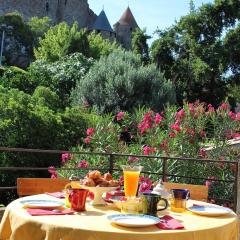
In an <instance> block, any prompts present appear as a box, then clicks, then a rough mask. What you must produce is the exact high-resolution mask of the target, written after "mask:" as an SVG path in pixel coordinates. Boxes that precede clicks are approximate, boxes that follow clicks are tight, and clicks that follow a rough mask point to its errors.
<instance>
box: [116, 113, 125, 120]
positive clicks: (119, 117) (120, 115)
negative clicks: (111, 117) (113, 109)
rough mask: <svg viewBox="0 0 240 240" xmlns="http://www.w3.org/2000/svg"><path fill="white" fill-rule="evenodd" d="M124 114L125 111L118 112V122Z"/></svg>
mask: <svg viewBox="0 0 240 240" xmlns="http://www.w3.org/2000/svg"><path fill="white" fill-rule="evenodd" d="M124 114H125V112H119V113H118V114H117V121H118V122H119V121H121V120H122V118H123V116H124Z"/></svg>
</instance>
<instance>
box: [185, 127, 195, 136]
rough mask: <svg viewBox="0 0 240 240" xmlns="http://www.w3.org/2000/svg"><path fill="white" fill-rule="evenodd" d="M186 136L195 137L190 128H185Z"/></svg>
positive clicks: (193, 131)
mask: <svg viewBox="0 0 240 240" xmlns="http://www.w3.org/2000/svg"><path fill="white" fill-rule="evenodd" d="M186 134H188V135H191V136H193V137H194V136H195V130H194V129H190V128H187V129H186Z"/></svg>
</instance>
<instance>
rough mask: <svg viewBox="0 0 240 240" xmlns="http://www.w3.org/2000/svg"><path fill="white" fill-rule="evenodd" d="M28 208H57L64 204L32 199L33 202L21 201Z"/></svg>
mask: <svg viewBox="0 0 240 240" xmlns="http://www.w3.org/2000/svg"><path fill="white" fill-rule="evenodd" d="M20 203H21V204H23V206H24V207H26V208H47V209H51V208H57V207H61V206H63V205H64V203H63V202H58V201H53V200H44V199H32V200H30V199H29V200H22V201H20Z"/></svg>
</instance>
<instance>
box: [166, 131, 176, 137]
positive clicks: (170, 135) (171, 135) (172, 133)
mask: <svg viewBox="0 0 240 240" xmlns="http://www.w3.org/2000/svg"><path fill="white" fill-rule="evenodd" d="M168 135H169V137H170V138H175V137H176V136H177V135H176V134H175V133H174V132H170V133H169V134H168Z"/></svg>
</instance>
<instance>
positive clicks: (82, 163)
mask: <svg viewBox="0 0 240 240" xmlns="http://www.w3.org/2000/svg"><path fill="white" fill-rule="evenodd" d="M88 166H89V164H88V162H87V161H86V160H85V159H83V160H82V161H81V162H79V163H78V165H77V167H78V168H88Z"/></svg>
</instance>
